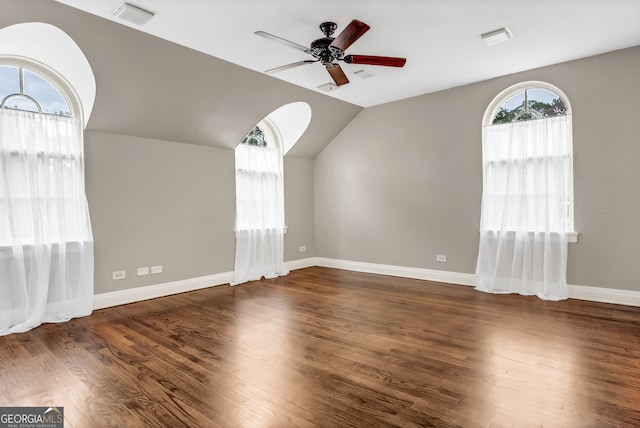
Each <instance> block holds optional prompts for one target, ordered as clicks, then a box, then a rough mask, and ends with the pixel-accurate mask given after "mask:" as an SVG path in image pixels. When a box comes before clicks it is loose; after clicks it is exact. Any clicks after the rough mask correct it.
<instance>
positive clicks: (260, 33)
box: [254, 31, 310, 53]
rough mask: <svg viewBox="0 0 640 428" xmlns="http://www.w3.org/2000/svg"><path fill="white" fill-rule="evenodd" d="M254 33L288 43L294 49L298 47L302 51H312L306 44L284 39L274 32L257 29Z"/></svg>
mask: <svg viewBox="0 0 640 428" xmlns="http://www.w3.org/2000/svg"><path fill="white" fill-rule="evenodd" d="M254 34H255V35H257V36H262V37H264V38H267V39H269V40H273V41H275V42H278V43H282V44H284V45H287V46H289V47H292V48H294V49H298V50H300V51H302V52H306V53H309V52H310V50H309V48H308V47H306V46H302V45H299V44H297V43H294V42H292V41H289V40H287V39H283V38H282V37H278V36H274V35H273V34H270V33H267V32H265V31H256V32H255V33H254Z"/></svg>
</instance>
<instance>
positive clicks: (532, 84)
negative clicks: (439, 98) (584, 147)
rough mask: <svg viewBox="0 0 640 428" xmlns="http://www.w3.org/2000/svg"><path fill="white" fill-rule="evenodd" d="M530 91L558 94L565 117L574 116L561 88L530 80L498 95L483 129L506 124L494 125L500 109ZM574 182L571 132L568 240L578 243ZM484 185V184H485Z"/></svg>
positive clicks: (486, 112)
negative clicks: (517, 96)
mask: <svg viewBox="0 0 640 428" xmlns="http://www.w3.org/2000/svg"><path fill="white" fill-rule="evenodd" d="M530 89H546V90H548V91H551V92H553V93H554V94H556V95H557V96H558V97H560V98H561V99H562V101H563V102H564V105H565V107H566V109H567V110H566V113H565V114H564V115H566V116H572V111H573V110H572V107H571V102H570V101H569V98H568V97H567V95H566V94H565V93H564V92H563V91H562V90H560V88H558V87H557V86H555V85H552V84H550V83H547V82H543V81H537V80H530V81H525V82H520V83H516V84H515V85H511V86H509V87H508V88H506V89H504V90H502V91H501V92H500V93H499V94H498V95H496V96H495V97H494V98H493V100H492V101H491V103H489V106H488V107H487V109H486V110H485V112H484V116H483V117H482V127H485V126H500V125H504V123H496V124H494V123H493V120H494V118H495V116H496V114H497V113H498V110H499V109H500V107H501V106H502V105H503V104H504V103H505V102H506V101H508V100H509V99H510V98H511V97H512V96H514V95H516V94H518V93H519V92H522V91H525V90H530ZM544 119H545V118H544V117H541V118H537V117H536V118H534V119H529V120H544ZM484 169H485V162H484V157H483V159H482V173H483V176H484ZM573 184H574V180H573V132H571V141H569V193H570V194H569V200H568V204H569V210H568V211H569V212H568V219H567V231H568V232H567V240H568V241H569V242H578V235H579V234H578V232H576V229H575V210H574V205H575V204H574V186H573ZM483 185H484V183H483Z"/></svg>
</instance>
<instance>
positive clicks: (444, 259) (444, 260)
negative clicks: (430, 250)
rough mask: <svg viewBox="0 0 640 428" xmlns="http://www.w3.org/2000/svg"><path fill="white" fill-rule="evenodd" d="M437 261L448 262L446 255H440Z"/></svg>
mask: <svg viewBox="0 0 640 428" xmlns="http://www.w3.org/2000/svg"><path fill="white" fill-rule="evenodd" d="M436 261H437V262H446V261H447V256H445V255H444V254H438V255H437V256H436Z"/></svg>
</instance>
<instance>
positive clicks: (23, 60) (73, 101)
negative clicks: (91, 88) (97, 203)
mask: <svg viewBox="0 0 640 428" xmlns="http://www.w3.org/2000/svg"><path fill="white" fill-rule="evenodd" d="M0 65H2V66H10V67H18V68H19V69H23V70H28V71H30V72H32V73H34V74H36V75H38V76H39V77H40V78H41V79H43V80H45V81H46V82H47V83H49V84H50V85H52V86H53V87H54V88H55V89H56V90H57V91H58V92H59V93H60V95H61V96H62V98H63V99H64V101H65V102H66V103H67V106H68V107H69V111H70V115H69V116H67V115H60V117H61V118H72V119H76V123H77V126H78V135H79V138H80V139H81V144H80V153H79V156H78V157H77V159H74V158H72V159H71V160H73V161H74V162H77V168H79V172H80V174H81V176H82V179H83V180H84V179H85V168H84V167H85V162H84V150H85V149H84V126H83V124H84V116H83V109H82V104H81V102H80V97H79V95H78V93H77V92H76V90H75V89H74V88H73V86H72V85H71V84H70V83H69V81H68V80H67V79H65V78H64V77H63V76H62V75H61V74H60V73H58V72H57V71H55V70H54V69H53V68H51V67H48V66H47V65H45V64H43V63H41V62H39V61H36V60H34V59H31V58H27V57H23V56H16V55H0ZM20 72H21V73H22V72H23V71H20ZM21 90H22V88H21ZM21 96H25V97H30V96H29V95H21ZM30 98H33V97H30ZM1 101H2V100H0V102H1ZM33 101H34V103H35V104H36V105H37V106H39V105H40V104H41V103H40V101H39V100H37V99H35V98H34V99H33ZM0 109H3V110H14V111H23V112H28V113H31V114H37V115H43V116H58V115H56V114H52V113H45V112H42V111H41V110H40V109H39V110H40V111H32V110H23V109H14V108H7V107H0ZM9 155H10V156H11V155H12V153H9ZM49 155H50V156H51V157H52V158H57V159H60V160H62V159H63V155H61V154H60V153H55V152H49ZM37 156H38V158H43V157H44V155H43V154H37ZM19 197H21V196H19ZM55 198H56V199H60V200H65V199H66V198H67V196H66V195H57V196H55ZM82 241H83V239H82V238H80V239H78V240H77V241H68V242H82ZM53 244H54V245H58V244H59V243H58V242H54V243H53ZM27 245H28V244H27ZM8 246H9V245H6V244H5V243H4V242H3V241H2V240H1V238H0V250H1V249H3V248H5V247H8Z"/></svg>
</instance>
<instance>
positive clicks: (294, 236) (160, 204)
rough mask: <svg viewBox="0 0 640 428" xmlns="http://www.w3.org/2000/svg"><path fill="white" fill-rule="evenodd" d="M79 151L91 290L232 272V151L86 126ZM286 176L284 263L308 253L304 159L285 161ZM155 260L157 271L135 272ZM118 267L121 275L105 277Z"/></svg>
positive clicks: (308, 187) (308, 189)
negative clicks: (91, 246) (90, 242)
mask: <svg viewBox="0 0 640 428" xmlns="http://www.w3.org/2000/svg"><path fill="white" fill-rule="evenodd" d="M85 152H86V154H85V159H86V188H87V199H88V201H89V210H90V213H91V222H92V227H93V234H94V240H95V292H96V294H99V293H106V292H110V291H117V290H122V289H128V288H133V287H140V286H145V285H154V284H160V283H164V282H169V281H176V280H182V279H190V278H196V277H200V276H205V275H211V274H216V273H222V272H229V271H232V270H233V265H234V256H235V237H234V233H233V227H234V222H235V172H234V152H233V150H230V149H221V148H213V147H203V146H198V145H192V144H184V143H176V142H169V141H161V140H152V139H146V138H139V137H130V136H124V135H117V134H109V133H102V132H87V133H86V137H85ZM284 174H285V211H286V219H287V223H288V225H289V231H288V233H287V234H286V235H285V260H295V259H299V258H303V257H310V256H313V255H314V229H313V184H312V173H311V160H309V159H297V158H285V163H284ZM300 245H305V246H306V247H307V252H306V253H305V254H299V253H298V248H299V246H300ZM156 265H162V266H163V273H161V274H157V275H148V276H137V275H136V269H137V268H138V267H144V266H156ZM119 270H125V271H126V272H127V278H126V279H123V280H117V281H114V280H112V272H113V271H119Z"/></svg>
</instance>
